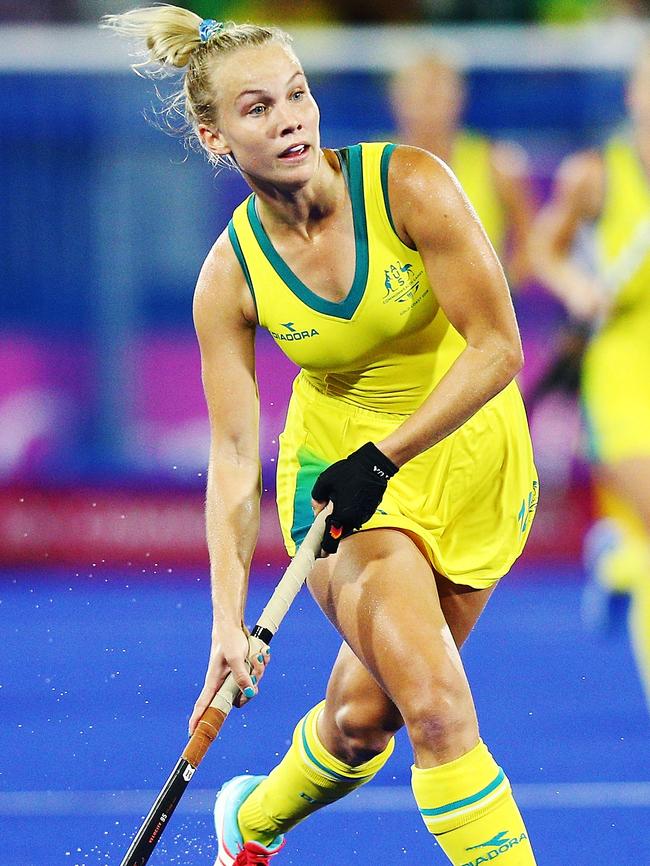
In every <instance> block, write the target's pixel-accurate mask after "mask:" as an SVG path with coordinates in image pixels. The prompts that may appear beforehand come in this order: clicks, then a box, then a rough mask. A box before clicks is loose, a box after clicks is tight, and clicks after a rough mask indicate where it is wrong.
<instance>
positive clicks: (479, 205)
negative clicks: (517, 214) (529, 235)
mask: <svg viewBox="0 0 650 866" xmlns="http://www.w3.org/2000/svg"><path fill="white" fill-rule="evenodd" d="M451 169H452V171H453V172H454V174H455V175H456V177H457V178H458V180H459V182H460V185H461V186H462V187H463V189H464V190H465V194H466V195H467V197H468V199H469V200H470V202H471V203H472V206H473V208H474V210H475V211H476V213H477V214H478V216H479V219H480V220H481V223H482V224H483V228H484V229H485V231H486V233H487V236H488V237H489V238H490V241H491V242H492V246H493V247H494V249H495V250H496V251H497V255H501V254H502V253H503V251H504V246H505V236H506V218H505V213H504V209H503V205H502V203H501V200H500V198H499V195H498V193H497V189H496V185H495V183H494V170H493V168H492V158H491V145H490V142H489V140H488V139H487V138H485V136H483V135H478V134H476V133H473V132H467V131H465V132H460V133H459V134H458V136H457V137H456V140H455V142H454V149H453V152H452V157H451Z"/></svg>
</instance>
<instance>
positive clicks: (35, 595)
mask: <svg viewBox="0 0 650 866" xmlns="http://www.w3.org/2000/svg"><path fill="white" fill-rule="evenodd" d="M151 572H152V570H148V572H147V573H145V574H142V573H140V574H138V575H135V574H134V575H132V576H129V577H127V576H124V575H115V574H110V575H106V574H95V575H94V576H89V575H88V573H84V572H81V573H79V574H76V572H75V571H74V570H70V571H69V572H64V571H59V572H57V573H51V572H50V573H41V574H30V573H26V572H12V573H7V572H5V573H3V574H1V575H0V587H1V591H0V634H1V635H2V641H3V644H4V646H3V653H2V657H3V665H2V673H1V677H0V714H1V718H2V727H1V731H2V749H1V750H0V838H1V839H2V845H0V866H59V864H63V866H115V864H119V862H120V859H121V857H122V855H123V854H124V852H125V850H126V847H127V846H128V843H129V841H130V838H131V836H132V834H133V832H134V831H135V829H137V826H138V825H139V822H140V816H141V815H142V814H144V812H146V811H147V810H148V808H149V805H150V803H151V800H152V798H153V796H154V795H155V794H156V793H157V791H158V789H159V788H160V786H161V784H162V782H163V781H164V779H165V778H166V776H167V774H168V772H169V770H170V769H171V767H172V766H173V764H174V763H175V761H176V759H177V757H178V754H179V753H180V751H181V749H182V747H183V745H184V739H185V725H186V717H187V713H188V711H189V709H190V707H191V705H192V703H193V700H194V698H195V695H196V693H197V691H198V687H199V681H200V679H201V678H202V675H203V672H204V665H205V662H206V659H207V651H208V639H209V625H210V618H209V617H210V612H209V589H208V585H207V581H206V579H205V577H202V578H200V577H199V576H198V575H194V576H183V579H181V578H180V576H178V577H177V576H176V575H175V574H174V573H173V572H172V573H171V574H169V573H166V574H165V575H164V579H163V578H162V577H161V576H160V575H157V574H152V573H151ZM579 593H580V582H579V576H578V575H577V574H575V573H571V571H570V570H569V569H566V568H565V569H563V570H562V573H561V574H559V573H558V571H557V570H554V569H553V568H551V567H549V568H548V569H540V568H538V569H536V570H535V572H524V571H523V570H521V569H520V570H519V571H515V572H514V573H513V574H512V575H511V576H510V577H509V578H507V579H506V580H505V581H504V582H503V584H502V586H501V587H500V589H499V590H498V591H497V593H495V595H494V597H493V599H492V601H491V602H490V605H489V606H488V610H487V611H486V613H485V614H484V617H483V619H482V621H481V623H480V624H479V626H478V628H477V630H476V631H475V633H474V634H473V635H472V637H471V638H470V641H469V643H468V645H467V647H466V650H465V652H464V657H465V663H466V667H467V670H468V673H469V677H470V681H471V682H472V684H473V689H474V695H475V699H476V703H477V706H478V711H479V717H480V719H481V723H482V733H483V737H484V739H485V740H486V742H487V743H488V744H489V746H490V747H491V749H492V751H493V753H494V754H495V756H496V758H497V760H498V761H499V762H500V763H501V764H502V765H503V766H504V768H505V769H506V771H507V772H508V774H509V776H510V778H511V780H512V781H513V784H514V786H515V789H516V791H517V792H518V798H519V801H520V804H521V806H522V809H523V811H524V813H525V815H526V819H527V823H528V826H529V830H530V833H531V836H532V838H533V840H534V843H535V846H536V850H537V856H538V864H539V866H587V864H592V863H598V864H608V866H628V864H629V866H648V864H650V820H649V819H648V815H649V807H650V725H649V724H648V716H647V713H646V709H645V705H644V702H643V698H642V694H641V689H640V687H639V685H638V683H637V680H636V676H635V673H634V671H633V662H632V658H631V656H630V652H629V649H628V646H627V641H626V637H625V633H624V632H623V631H620V632H619V633H617V634H615V635H614V636H613V637H612V638H610V639H609V640H607V641H600V642H599V641H596V640H595V639H594V638H592V637H590V636H588V635H585V633H584V632H583V631H582V629H581V626H580V621H579ZM267 594H268V584H266V585H265V584H264V582H263V581H262V582H254V586H253V589H252V591H251V605H250V611H251V619H253V618H254V615H255V613H256V612H257V611H259V609H260V608H261V606H262V605H263V602H264V600H265V599H266V596H267ZM337 644H338V640H337V636H336V634H335V633H334V631H333V630H332V628H331V627H330V626H329V625H328V624H327V623H326V622H325V621H324V619H323V618H322V616H321V615H320V613H319V612H318V611H317V610H316V609H315V607H314V605H313V603H312V602H311V601H310V599H309V597H308V595H307V594H306V593H304V594H303V595H301V596H300V599H299V601H298V602H296V604H295V606H294V608H293V609H292V610H291V612H290V614H289V616H288V618H287V620H286V621H285V624H284V625H283V628H282V630H281V632H280V634H279V635H278V637H277V639H276V641H275V642H274V657H273V663H272V665H271V668H270V669H269V672H268V674H267V676H266V678H265V680H264V683H263V692H262V694H261V695H260V696H259V697H258V698H256V700H255V702H254V703H252V704H251V706H250V709H248V710H247V711H245V712H239V713H237V712H235V713H233V715H232V716H231V717H230V719H229V720H228V722H227V724H226V726H225V728H224V731H223V734H222V737H221V739H220V740H219V741H217V743H215V745H214V746H213V748H212V750H211V752H210V753H209V754H208V756H207V757H206V759H205V761H204V762H203V764H202V765H201V768H200V770H199V771H198V773H197V774H196V776H195V777H194V779H193V780H192V783H191V785H190V787H189V789H188V793H187V795H186V798H185V799H184V800H183V802H182V803H181V806H180V807H179V809H178V810H177V812H176V814H175V816H174V818H173V823H172V824H170V827H169V828H168V830H167V832H166V836H164V837H163V840H162V842H161V844H160V845H159V847H158V849H157V850H156V852H155V854H154V856H153V857H152V858H151V861H150V862H151V863H152V864H156V863H159V864H170V866H171V864H176V866H199V864H209V866H211V864H212V862H213V859H214V854H215V844H214V839H213V836H212V827H211V821H210V814H209V812H210V807H211V801H212V798H213V794H214V790H215V789H216V788H217V787H218V785H219V784H220V782H221V781H222V780H224V779H226V778H228V777H229V776H230V775H233V774H235V773H240V772H244V771H252V772H264V771H266V770H267V769H269V768H270V766H271V765H272V764H273V763H274V761H275V760H276V756H277V755H279V754H280V753H282V752H283V751H284V749H285V746H286V743H287V740H288V737H289V736H290V733H291V729H292V727H293V723H294V722H295V720H297V718H298V717H299V715H300V714H301V713H302V712H303V711H304V710H306V709H307V708H308V707H309V706H311V705H312V704H313V703H314V702H315V701H316V700H317V699H319V698H320V697H321V694H322V691H323V686H324V682H325V679H326V673H327V670H328V667H329V665H330V663H331V661H332V660H333V658H334V655H335V652H336V648H337ZM409 766H410V755H409V749H408V742H407V740H406V738H405V737H404V736H403V735H402V736H401V737H400V738H399V742H398V747H397V749H396V753H395V755H394V757H393V759H392V760H391V762H390V763H389V764H388V766H387V767H386V768H385V769H384V770H383V771H382V773H381V774H380V775H379V776H378V777H377V779H376V780H375V781H374V782H373V784H372V785H371V786H369V787H368V788H367V789H365V791H363V792H362V793H360V794H358V795H355V796H354V797H353V798H349V799H348V800H347V801H343V802H342V803H341V804H338V805H337V806H336V807H332V809H331V811H329V812H322V813H319V814H318V815H316V816H314V817H313V818H312V819H310V821H309V822H306V823H305V824H303V825H301V826H300V827H298V828H296V830H294V831H293V833H292V834H291V836H290V839H289V843H288V845H287V849H286V850H285V852H284V853H283V854H282V855H281V857H279V858H278V860H277V861H274V862H277V863H278V866H282V864H286V866H307V864H309V866H335V864H337V866H339V864H343V866H371V864H372V866H396V864H404V866H415V864H430V866H436V864H441V866H442V864H444V863H445V862H446V860H445V859H444V858H443V857H442V856H441V854H440V851H439V850H435V847H434V845H433V843H432V841H431V839H430V837H429V836H428V834H427V833H426V832H425V830H424V828H423V825H421V823H420V819H419V817H418V815H417V812H416V811H415V808H414V804H413V802H412V800H411V795H410V791H409V788H408V785H409Z"/></svg>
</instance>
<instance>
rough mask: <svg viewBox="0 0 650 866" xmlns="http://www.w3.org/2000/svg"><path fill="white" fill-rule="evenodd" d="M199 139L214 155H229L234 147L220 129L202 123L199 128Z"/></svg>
mask: <svg viewBox="0 0 650 866" xmlns="http://www.w3.org/2000/svg"><path fill="white" fill-rule="evenodd" d="M198 134H199V140H200V141H201V144H202V145H203V147H204V148H205V149H206V150H207V151H209V153H212V154H214V156H228V154H229V153H232V149H231V147H230V145H229V144H228V142H227V141H226V139H225V137H224V135H223V133H222V132H221V130H220V129H216V130H215V129H210V127H209V126H205V125H204V124H201V125H200V126H199V128H198Z"/></svg>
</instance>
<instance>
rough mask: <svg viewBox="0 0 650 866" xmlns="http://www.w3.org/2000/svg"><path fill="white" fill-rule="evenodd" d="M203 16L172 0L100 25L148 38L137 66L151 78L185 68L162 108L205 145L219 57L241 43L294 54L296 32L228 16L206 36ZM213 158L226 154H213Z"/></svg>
mask: <svg viewBox="0 0 650 866" xmlns="http://www.w3.org/2000/svg"><path fill="white" fill-rule="evenodd" d="M201 22H202V19H201V17H200V16H199V15H197V14H196V13H194V12H190V11H189V10H188V9H182V8H181V7H179V6H171V5H168V4H162V3H161V4H159V5H157V6H146V7H144V8H142V9H131V10H129V11H128V12H123V13H121V14H119V15H105V16H104V17H103V18H102V23H101V25H100V26H102V27H105V28H108V29H109V30H112V31H113V32H115V33H117V34H118V35H119V36H123V37H126V38H127V39H132V40H137V41H139V42H144V45H145V48H144V50H143V51H142V52H141V55H142V58H143V59H142V60H141V61H140V62H139V63H135V64H133V66H132V69H133V70H134V71H135V72H137V73H138V74H139V75H144V76H146V77H149V78H163V77H166V76H168V75H173V74H174V73H176V74H178V72H179V70H184V72H182V73H181V74H182V86H181V87H180V88H177V89H176V90H175V91H173V92H172V93H169V94H167V95H162V94H161V93H160V91H157V93H158V96H159V98H160V100H161V101H162V103H163V107H162V111H159V112H157V114H158V116H159V118H160V119H161V120H162V121H163V127H164V128H165V129H166V130H167V131H173V132H175V133H180V134H181V135H183V137H184V139H185V142H186V145H188V146H190V147H191V146H195V145H197V144H199V145H200V139H199V136H198V127H199V125H201V124H204V125H205V126H214V125H215V124H216V121H217V106H216V93H215V85H214V80H213V79H212V78H211V77H210V71H211V69H212V68H213V65H214V63H215V61H217V60H219V59H220V58H221V57H224V56H226V55H228V54H230V53H232V52H234V51H236V50H237V49H239V48H251V47H257V46H261V45H266V44H267V43H272V42H275V43H278V44H280V45H282V46H283V47H284V48H285V49H287V50H288V51H289V52H291V53H292V54H293V49H292V48H291V42H292V40H291V37H290V36H289V35H288V34H287V33H285V32H284V31H283V30H281V29H280V28H279V27H262V26H259V25H257V24H235V23H234V22H233V21H227V22H224V23H223V24H220V25H219V27H218V28H215V31H216V32H214V33H213V35H211V36H210V38H209V39H208V40H207V41H205V42H204V41H203V40H202V39H201V36H200V34H199V26H200V24H201ZM208 159H209V160H210V161H211V162H214V163H219V162H220V161H221V160H220V159H219V158H218V157H215V156H214V155H213V154H210V153H209V154H208Z"/></svg>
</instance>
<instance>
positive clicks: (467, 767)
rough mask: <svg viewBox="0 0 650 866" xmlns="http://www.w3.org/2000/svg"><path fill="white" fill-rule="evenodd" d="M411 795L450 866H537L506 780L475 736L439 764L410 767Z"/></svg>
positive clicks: (484, 746) (483, 744)
mask: <svg viewBox="0 0 650 866" xmlns="http://www.w3.org/2000/svg"><path fill="white" fill-rule="evenodd" d="M412 770H413V776H412V784H413V793H414V794H415V799H416V802H417V804H418V806H419V808H420V812H421V814H422V817H423V818H424V823H425V824H426V825H427V829H428V830H429V831H430V832H431V833H433V835H434V836H435V837H436V839H437V840H438V844H439V845H440V847H441V848H442V850H443V851H444V852H445V854H446V855H447V857H448V858H449V860H450V861H451V862H452V863H453V864H454V866H480V864H483V863H491V862H492V860H496V858H497V857H498V858H499V866H535V857H534V855H533V850H532V848H531V845H530V841H529V839H528V832H527V831H526V827H525V826H524V822H523V819H522V817H521V815H520V814H519V809H518V808H517V804H516V803H515V801H514V799H513V797H512V791H511V789H510V782H509V781H508V779H507V777H506V775H505V773H504V772H503V770H502V769H501V768H500V767H498V766H497V764H496V763H495V761H494V758H493V757H492V755H491V754H490V753H489V751H488V750H487V747H486V745H485V743H484V742H483V741H482V740H479V743H478V745H476V746H475V747H474V748H473V749H472V750H471V751H469V752H468V753H467V754H466V755H462V756H461V757H460V758H457V759H456V760H455V761H451V762H450V763H448V764H442V765H441V766H439V767H431V768H429V769H420V768H419V767H413V768H412Z"/></svg>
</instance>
